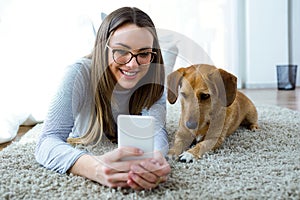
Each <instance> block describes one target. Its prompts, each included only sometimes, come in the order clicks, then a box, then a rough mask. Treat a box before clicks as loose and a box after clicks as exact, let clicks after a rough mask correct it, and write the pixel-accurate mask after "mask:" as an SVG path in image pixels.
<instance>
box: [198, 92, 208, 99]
mask: <svg viewBox="0 0 300 200" xmlns="http://www.w3.org/2000/svg"><path fill="white" fill-rule="evenodd" d="M209 97H210V95H209V94H205V93H201V94H200V99H201V100H206V99H208V98H209Z"/></svg>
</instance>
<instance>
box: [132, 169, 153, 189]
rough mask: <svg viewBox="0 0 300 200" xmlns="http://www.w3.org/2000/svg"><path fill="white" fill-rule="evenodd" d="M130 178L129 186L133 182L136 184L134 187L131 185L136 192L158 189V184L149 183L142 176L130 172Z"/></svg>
mask: <svg viewBox="0 0 300 200" xmlns="http://www.w3.org/2000/svg"><path fill="white" fill-rule="evenodd" d="M128 177H129V181H128V183H129V185H130V183H131V181H133V182H134V183H133V184H132V185H130V186H131V187H132V188H133V189H136V190H140V189H148V190H149V189H152V188H155V187H157V184H156V182H154V183H152V182H148V181H147V180H145V179H144V178H142V177H141V176H140V175H138V174H135V173H133V172H129V173H128Z"/></svg>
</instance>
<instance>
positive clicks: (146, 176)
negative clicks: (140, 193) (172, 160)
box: [127, 158, 171, 190]
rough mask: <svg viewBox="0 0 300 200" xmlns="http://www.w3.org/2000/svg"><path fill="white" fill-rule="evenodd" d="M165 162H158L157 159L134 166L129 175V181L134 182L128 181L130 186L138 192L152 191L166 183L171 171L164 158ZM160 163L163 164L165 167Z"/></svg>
mask: <svg viewBox="0 0 300 200" xmlns="http://www.w3.org/2000/svg"><path fill="white" fill-rule="evenodd" d="M163 160H164V161H161V162H158V161H157V160H155V159H148V160H144V161H142V162H141V163H140V164H138V165H132V166H131V168H130V169H131V171H130V172H129V173H128V176H129V180H132V181H128V182H127V183H128V185H129V186H130V187H131V188H133V189H137V190H139V189H141V188H143V189H152V188H155V187H157V186H158V185H159V184H160V183H163V182H165V181H166V180H167V176H168V174H169V173H170V171H171V169H170V166H169V164H168V163H167V162H166V161H165V159H164V158H163ZM159 163H163V165H160V164H159Z"/></svg>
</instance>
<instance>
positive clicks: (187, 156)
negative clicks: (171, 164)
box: [178, 151, 195, 163]
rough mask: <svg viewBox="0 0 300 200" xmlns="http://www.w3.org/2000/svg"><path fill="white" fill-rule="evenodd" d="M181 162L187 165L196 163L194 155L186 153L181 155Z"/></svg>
mask: <svg viewBox="0 0 300 200" xmlns="http://www.w3.org/2000/svg"><path fill="white" fill-rule="evenodd" d="M178 160H179V161H180V162H186V163H191V162H193V161H195V157H194V156H193V154H191V153H189V152H187V151H185V152H183V153H182V154H180V155H179V159H178Z"/></svg>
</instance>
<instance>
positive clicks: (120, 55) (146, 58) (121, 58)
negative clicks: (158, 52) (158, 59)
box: [113, 49, 155, 65]
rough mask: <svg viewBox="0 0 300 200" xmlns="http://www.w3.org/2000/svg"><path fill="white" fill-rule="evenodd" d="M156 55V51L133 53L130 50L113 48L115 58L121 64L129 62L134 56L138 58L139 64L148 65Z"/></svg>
mask: <svg viewBox="0 0 300 200" xmlns="http://www.w3.org/2000/svg"><path fill="white" fill-rule="evenodd" d="M154 55H155V53H154V52H142V53H138V54H136V55H133V54H132V53H131V52H130V51H126V50H122V49H113V59H114V61H115V62H116V63H118V64H121V65H124V64H127V63H129V62H130V61H131V59H132V58H133V57H135V58H136V59H137V63H138V64H139V65H148V64H150V63H151V62H152V60H153V58H154Z"/></svg>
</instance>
